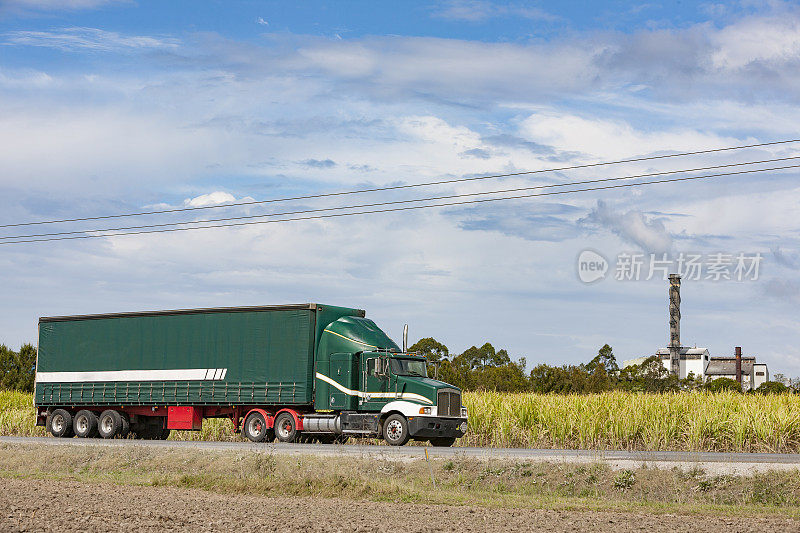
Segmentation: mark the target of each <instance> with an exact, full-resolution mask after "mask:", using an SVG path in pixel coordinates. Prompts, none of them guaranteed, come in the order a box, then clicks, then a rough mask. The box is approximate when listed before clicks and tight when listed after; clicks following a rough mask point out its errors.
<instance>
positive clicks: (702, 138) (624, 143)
mask: <svg viewBox="0 0 800 533" xmlns="http://www.w3.org/2000/svg"><path fill="white" fill-rule="evenodd" d="M520 130H521V132H522V133H523V135H524V136H525V137H526V138H527V139H529V140H531V141H534V142H536V143H540V144H544V145H548V146H553V147H555V148H557V149H559V150H565V151H569V150H572V151H580V152H582V153H584V154H590V155H592V156H595V157H599V158H602V159H606V160H609V159H621V158H624V157H629V156H633V155H637V154H648V153H653V152H659V151H664V150H670V151H679V152H682V151H696V150H705V149H710V148H722V147H725V146H735V145H736V144H738V143H740V141H739V140H737V139H735V138H732V137H727V138H724V137H720V136H719V135H716V134H705V133H702V132H700V131H698V130H696V129H690V128H681V129H677V130H657V131H653V132H646V131H637V130H636V129H635V128H633V126H631V124H630V123H629V122H627V121H623V120H609V119H603V118H584V117H581V116H578V115H574V114H569V113H563V112H562V113H559V112H555V111H553V110H543V111H541V112H538V113H534V114H533V115H531V116H530V117H528V118H527V119H525V120H524V121H523V122H522V124H521V128H520Z"/></svg>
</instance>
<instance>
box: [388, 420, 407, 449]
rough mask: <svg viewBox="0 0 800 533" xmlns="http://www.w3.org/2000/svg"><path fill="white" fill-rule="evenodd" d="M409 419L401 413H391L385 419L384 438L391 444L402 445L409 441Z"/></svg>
mask: <svg viewBox="0 0 800 533" xmlns="http://www.w3.org/2000/svg"><path fill="white" fill-rule="evenodd" d="M408 438H409V434H408V421H407V420H406V417H404V416H403V415H401V414H397V413H395V414H393V415H390V416H389V418H387V419H386V420H384V421H383V440H385V441H386V444H388V445H390V446H402V445H403V444H405V443H406V442H408Z"/></svg>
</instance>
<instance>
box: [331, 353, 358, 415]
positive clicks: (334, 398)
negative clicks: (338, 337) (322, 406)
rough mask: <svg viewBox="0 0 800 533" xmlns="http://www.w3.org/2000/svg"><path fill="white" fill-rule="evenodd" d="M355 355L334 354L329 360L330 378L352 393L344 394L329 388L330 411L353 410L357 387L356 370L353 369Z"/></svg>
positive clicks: (334, 388) (336, 389) (335, 388)
mask: <svg viewBox="0 0 800 533" xmlns="http://www.w3.org/2000/svg"><path fill="white" fill-rule="evenodd" d="M354 356H355V354H352V353H334V354H331V358H330V369H331V370H330V372H331V375H330V378H331V379H332V380H334V381H335V382H336V383H338V384H340V385H341V386H342V387H343V388H345V389H348V390H349V391H352V392H351V393H347V392H344V391H342V390H340V389H338V388H337V387H333V386H331V388H330V395H331V397H330V408H331V409H342V410H348V409H355V408H356V395H355V389H356V387H357V386H358V379H357V375H358V372H357V368H356V367H355V364H354V363H355V357H354Z"/></svg>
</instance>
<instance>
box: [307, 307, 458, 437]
mask: <svg viewBox="0 0 800 533" xmlns="http://www.w3.org/2000/svg"><path fill="white" fill-rule="evenodd" d="M315 386H316V396H315V398H316V402H315V409H316V411H317V412H318V413H324V412H328V413H336V414H337V415H338V417H339V419H340V423H341V431H342V434H343V435H364V436H381V437H383V438H384V439H385V440H386V442H387V443H388V444H391V445H402V444H405V443H406V442H407V441H408V440H409V439H415V440H429V441H431V443H432V444H434V445H440V446H449V445H452V444H453V443H454V442H455V440H456V439H457V438H459V437H462V436H463V435H464V434H465V433H466V430H467V411H466V408H464V407H463V405H462V401H461V390H460V389H459V388H457V387H454V386H452V385H449V384H447V383H444V382H442V381H438V380H436V379H432V378H430V377H429V376H428V363H427V360H426V359H425V358H424V357H420V356H418V355H416V354H413V353H407V352H403V351H402V350H401V349H400V348H399V347H398V346H397V345H396V344H395V343H394V341H392V340H391V339H390V338H389V337H388V336H387V335H386V334H385V333H384V332H383V331H382V330H381V329H380V328H379V327H378V326H377V325H376V324H375V323H374V322H373V321H372V320H369V319H367V318H362V317H352V316H348V317H342V318H339V319H338V320H336V321H334V322H332V323H331V324H329V325H328V326H327V327H326V328H325V329H324V330H323V333H322V337H321V340H320V343H319V348H318V357H317V369H316V384H315Z"/></svg>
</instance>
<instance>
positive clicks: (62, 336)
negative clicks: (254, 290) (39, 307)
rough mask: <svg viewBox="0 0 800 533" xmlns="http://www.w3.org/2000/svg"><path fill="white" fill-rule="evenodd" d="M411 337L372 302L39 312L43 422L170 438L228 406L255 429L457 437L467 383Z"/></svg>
mask: <svg viewBox="0 0 800 533" xmlns="http://www.w3.org/2000/svg"><path fill="white" fill-rule="evenodd" d="M404 337H405V333H404ZM403 344H404V347H403V348H404V349H402V350H401V349H400V347H398V345H397V344H395V342H394V341H392V340H391V339H390V338H389V337H388V336H387V335H386V333H384V332H383V331H382V330H381V329H380V328H379V327H378V326H377V325H376V324H375V322H373V321H372V320H370V319H368V318H366V313H365V312H364V311H363V310H360V309H351V308H345V307H336V306H330V305H322V304H298V305H280V306H259V307H236V308H215V309H189V310H178V311H155V312H137V313H118V314H103V315H81V316H64V317H49V318H41V319H40V320H39V352H38V360H37V364H36V387H35V395H34V398H35V399H34V401H35V405H36V424H37V425H39V426H46V428H47V430H48V431H49V432H50V433H51V434H52V435H53V436H55V437H72V436H77V437H83V438H86V437H97V436H99V437H103V438H115V437H116V438H124V437H126V436H128V435H129V434H130V435H131V436H135V437H137V438H144V439H166V438H167V437H168V436H169V433H170V431H171V430H195V431H196V430H200V429H201V428H202V424H203V420H204V419H207V418H228V419H230V421H231V424H232V431H234V432H237V433H242V434H243V435H244V436H245V437H246V438H248V439H249V440H251V441H254V442H263V441H272V440H273V439H275V438H276V437H277V439H278V440H280V441H282V442H303V441H312V440H316V441H320V442H337V441H339V442H341V441H343V440H345V439H347V438H348V437H350V436H358V437H382V438H383V439H384V440H385V441H386V442H387V443H388V444H390V445H395V446H400V445H403V444H405V443H406V442H408V440H409V439H414V440H426V441H430V442H431V443H432V444H433V445H435V446H451V445H452V444H453V443H454V442H455V440H456V439H457V438H459V437H462V436H463V435H464V434H465V433H466V431H467V410H466V409H465V408H464V407H463V405H462V401H461V390H460V389H459V388H457V387H454V386H452V385H449V384H447V383H444V382H441V381H438V380H435V379H431V378H430V377H428V375H427V361H426V359H425V358H424V357H420V356H418V355H415V354H413V353H409V352H408V351H407V350H406V349H405V348H406V346H405V344H406V342H405V341H404V343H403Z"/></svg>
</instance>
